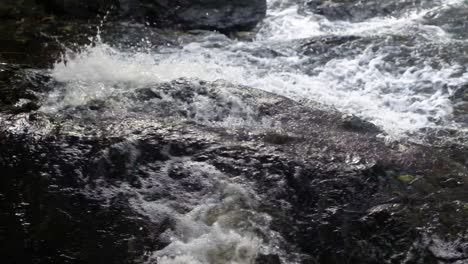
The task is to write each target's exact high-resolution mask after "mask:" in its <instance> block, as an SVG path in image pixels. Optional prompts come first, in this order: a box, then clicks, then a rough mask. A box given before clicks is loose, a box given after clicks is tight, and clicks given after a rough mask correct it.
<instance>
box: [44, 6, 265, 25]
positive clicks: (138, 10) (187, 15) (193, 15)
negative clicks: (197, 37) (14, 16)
mask: <svg viewBox="0 0 468 264" xmlns="http://www.w3.org/2000/svg"><path fill="white" fill-rule="evenodd" d="M41 1H42V2H43V3H44V4H45V5H46V6H47V7H48V8H49V9H50V10H51V11H53V12H55V13H57V14H64V15H70V16H74V17H82V18H86V17H96V16H97V15H105V14H106V13H108V12H109V11H110V13H111V14H116V15H117V17H120V18H126V19H127V18H132V19H136V20H138V21H141V22H149V23H153V24H155V25H157V26H161V27H174V26H177V27H182V28H196V29H216V30H220V31H231V30H245V29H251V28H253V27H255V25H256V24H257V23H258V22H259V21H261V20H262V19H263V18H264V17H265V14H266V1H265V0H238V1H234V0H194V1H188V0H173V1H167V0H136V1H130V0H97V1H91V0H67V1H63V0H41Z"/></svg>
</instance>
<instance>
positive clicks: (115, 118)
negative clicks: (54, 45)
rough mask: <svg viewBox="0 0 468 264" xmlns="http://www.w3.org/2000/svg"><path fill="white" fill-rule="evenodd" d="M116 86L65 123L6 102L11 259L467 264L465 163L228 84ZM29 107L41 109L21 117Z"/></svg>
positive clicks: (3, 130) (2, 164) (0, 118)
mask: <svg viewBox="0 0 468 264" xmlns="http://www.w3.org/2000/svg"><path fill="white" fill-rule="evenodd" d="M4 67H5V69H4V70H8V71H10V72H16V74H15V76H17V79H18V80H17V81H16V83H20V81H21V80H24V81H23V82H22V86H21V87H23V88H21V87H18V89H19V88H21V89H25V90H31V91H32V92H35V93H36V95H37V96H38V97H44V96H46V97H47V93H48V91H47V90H48V89H47V87H51V86H52V87H53V88H54V89H56V92H58V97H57V98H62V99H63V98H65V99H66V98H67V83H60V82H51V81H50V79H49V78H47V76H42V77H41V76H40V74H39V73H36V74H35V75H34V74H33V73H34V72H29V71H28V70H25V69H17V68H8V67H7V66H4ZM9 75H11V74H9ZM21 76H23V77H21ZM28 82H31V83H28ZM122 85H124V84H116V86H115V93H113V94H111V95H109V97H106V98H99V99H96V98H95V99H91V98H90V99H87V100H84V101H82V102H81V103H79V104H70V105H62V106H63V108H61V109H60V110H59V111H53V110H52V111H51V110H50V109H53V108H54V107H56V106H57V104H55V103H54V102H55V101H54V100H53V98H54V97H52V98H51V99H49V100H39V99H38V98H34V97H25V96H26V95H27V94H28V93H25V92H23V93H14V94H12V95H11V96H10V97H11V100H9V101H2V102H0V103H2V104H4V105H9V106H11V107H4V108H1V109H0V111H1V114H0V139H1V140H0V153H2V155H1V156H0V170H1V171H2V173H3V174H2V177H1V179H0V180H1V184H0V206H1V207H2V210H0V211H1V214H0V226H4V227H5V228H3V229H1V231H2V233H0V235H1V236H2V238H3V240H4V242H5V243H1V247H0V253H2V256H4V263H17V262H15V261H18V260H19V261H22V262H23V263H31V262H33V261H34V263H84V262H86V263H101V262H102V261H104V260H106V261H109V262H112V263H135V262H138V263H141V262H144V261H148V263H154V262H157V263H173V262H170V261H169V260H170V259H173V260H174V261H176V260H178V258H180V259H183V258H185V257H187V255H191V256H190V257H191V258H192V259H193V260H194V261H198V262H196V263H228V262H229V261H230V260H233V259H236V260H237V259H241V260H242V261H239V263H254V259H256V262H255V263H292V262H297V263H313V260H314V259H316V260H317V262H318V263H344V262H346V261H348V260H350V263H369V264H370V263H437V261H445V260H449V261H452V260H454V261H456V260H462V261H463V260H464V259H466V258H467V257H468V250H467V244H466V241H467V237H466V234H465V233H464V232H465V231H466V220H465V219H466V217H467V214H468V210H467V204H466V199H464V198H463V197H464V195H465V193H466V192H465V186H466V183H465V181H466V177H465V176H464V175H465V173H466V171H465V169H466V167H464V166H463V165H461V164H459V163H457V162H456V161H454V160H451V159H450V158H448V157H449V155H446V153H442V152H439V150H437V151H436V150H434V149H431V148H426V147H423V146H417V145H412V144H396V145H392V144H384V142H381V141H380V140H378V139H377V138H376V133H378V131H375V129H374V128H372V127H370V126H368V127H369V128H370V129H367V128H366V126H360V129H355V128H356V126H350V125H349V122H348V121H347V120H343V117H342V115H341V114H340V113H338V112H336V111H334V110H333V109H329V108H325V107H323V106H320V105H317V104H313V103H310V102H304V103H297V102H294V101H291V100H288V99H286V98H283V97H279V96H275V95H272V94H268V93H265V92H261V91H258V90H255V89H251V88H248V87H241V86H237V85H232V84H229V83H227V82H223V81H217V82H213V83H210V82H204V81H199V80H191V79H179V80H175V81H172V82H169V83H153V84H147V85H144V86H142V87H138V88H136V87H133V88H131V87H127V88H129V89H119V88H123V87H122ZM5 86H7V87H8V86H9V83H6V84H5ZM15 98H20V99H18V102H17V103H15ZM21 98H23V99H25V100H26V99H27V100H29V101H28V102H30V103H34V104H35V105H36V107H34V108H31V107H29V108H21V109H13V108H19V107H20V106H21V105H23V104H21ZM23 101H24V100H23ZM49 104H52V106H53V107H48V105H49ZM59 105H60V104H59ZM37 107H40V109H41V110H39V111H37V110H35V109H37ZM47 109H49V110H47ZM122 120H125V121H124V122H122ZM353 122H354V123H363V122H358V120H356V118H354V119H353ZM6 227H7V228H6ZM220 229H221V231H219V230H220ZM447 230H449V231H450V233H449V232H448V231H447ZM207 241H208V242H210V241H214V242H212V243H207ZM260 243H262V244H263V248H268V249H270V250H267V251H262V250H261V248H262V247H259V244H260ZM273 249H274V250H273ZM281 259H283V260H285V261H282V262H280V260H281ZM160 260H162V261H160ZM418 260H421V262H418ZM405 261H406V262H405ZM422 261H424V262H422ZM454 261H452V262H454ZM452 262H447V263H452ZM179 263H187V262H179ZM444 263H445V262H444Z"/></svg>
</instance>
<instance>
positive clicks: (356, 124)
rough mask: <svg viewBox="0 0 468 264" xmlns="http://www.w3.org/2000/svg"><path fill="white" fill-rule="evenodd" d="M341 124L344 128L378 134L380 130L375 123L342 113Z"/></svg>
mask: <svg viewBox="0 0 468 264" xmlns="http://www.w3.org/2000/svg"><path fill="white" fill-rule="evenodd" d="M342 126H343V128H345V129H348V130H353V131H356V132H361V133H371V134H378V133H380V132H382V131H381V130H380V129H379V128H378V127H377V126H376V125H374V124H372V123H371V122H368V121H366V120H363V119H361V118H359V117H357V116H355V115H343V116H342Z"/></svg>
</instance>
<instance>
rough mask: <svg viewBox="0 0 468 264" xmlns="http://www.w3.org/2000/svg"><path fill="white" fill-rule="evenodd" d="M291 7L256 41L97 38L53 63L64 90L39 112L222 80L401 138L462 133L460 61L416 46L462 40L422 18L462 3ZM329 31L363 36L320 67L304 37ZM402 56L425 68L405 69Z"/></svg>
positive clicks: (279, 11) (274, 10)
mask: <svg viewBox="0 0 468 264" xmlns="http://www.w3.org/2000/svg"><path fill="white" fill-rule="evenodd" d="M285 3H286V2H285V1H270V3H269V15H268V17H267V19H266V21H265V22H264V23H263V24H262V25H261V27H260V28H259V29H258V34H257V38H256V40H255V41H253V42H242V41H237V40H232V39H229V38H227V37H225V36H223V35H220V34H216V33H212V34H208V35H206V34H202V35H201V36H200V37H196V38H195V40H194V41H193V42H191V43H187V44H183V45H181V46H178V47H173V48H171V47H164V48H160V49H154V50H150V49H146V50H144V51H141V50H140V51H135V50H124V49H121V48H116V47H112V46H110V45H109V44H106V43H103V42H102V41H97V42H96V43H94V44H93V45H90V46H88V47H86V48H85V49H84V50H83V51H82V52H79V53H72V54H69V55H67V56H66V58H65V60H64V61H62V62H59V63H56V65H55V66H54V68H53V70H52V73H51V75H52V76H53V77H54V79H55V80H56V81H58V82H60V83H64V87H63V88H62V89H57V90H55V92H53V93H52V94H51V95H50V96H49V98H48V101H49V103H48V104H47V107H44V108H43V110H44V111H46V112H54V111H58V110H60V109H63V108H64V107H67V106H78V105H81V104H85V103H86V102H87V101H89V100H95V99H104V100H105V99H106V98H109V97H111V96H112V95H115V94H118V93H121V92H122V91H128V90H129V89H130V90H132V89H137V88H139V87H142V86H145V85H148V84H150V83H161V82H168V81H172V80H175V79H178V78H182V77H183V78H197V79H200V80H205V81H216V80H225V81H228V82H232V83H235V84H241V85H247V86H250V87H253V88H257V89H261V90H264V91H268V92H271V93H275V94H279V95H283V96H286V97H289V98H292V99H295V100H302V99H308V100H313V101H317V102H320V103H323V104H327V105H330V106H333V107H335V108H337V109H338V110H340V111H343V112H346V113H351V114H355V115H357V116H359V117H362V118H365V119H367V120H369V121H371V122H373V123H375V124H376V125H378V126H379V127H381V128H383V129H384V131H386V132H387V133H388V134H389V135H391V136H395V137H402V136H408V135H410V134H414V133H416V132H418V131H419V130H421V129H423V128H437V127H451V128H457V127H459V126H458V125H457V124H456V123H454V122H452V113H453V104H452V102H451V100H450V97H451V96H452V95H453V94H454V93H455V92H456V90H457V89H458V87H460V86H462V85H464V84H466V83H467V82H468V73H466V72H465V71H464V67H463V66H462V65H459V64H457V63H450V62H447V63H445V64H440V65H434V64H433V63H431V58H430V57H429V58H424V56H431V54H422V55H419V54H418V49H419V47H418V45H420V44H418V42H419V41H421V43H426V42H427V41H428V38H430V39H431V40H430V42H434V43H435V44H434V45H436V44H437V43H438V44H440V45H444V43H451V42H453V41H456V40H453V39H452V36H451V34H449V33H446V32H445V31H444V30H443V28H442V27H438V26H435V25H425V24H424V23H423V22H424V19H423V18H424V16H426V15H427V14H428V13H433V12H436V11H437V10H439V11H440V10H441V9H444V8H445V9H447V8H457V7H459V6H460V5H463V2H462V1H456V0H454V1H451V2H444V3H443V4H442V3H441V4H440V5H436V6H435V7H434V6H432V7H429V8H428V9H422V10H420V9H415V10H413V11H411V10H410V11H408V12H406V13H403V14H401V15H400V16H399V17H395V16H391V17H377V18H371V19H368V20H365V21H363V22H355V23H353V22H347V21H339V20H338V21H331V20H328V19H327V18H325V17H323V16H320V15H316V14H313V13H305V14H304V13H303V12H299V11H298V10H299V7H298V6H297V5H295V4H288V5H286V4H285ZM325 35H332V36H335V38H340V36H343V37H345V36H356V37H358V38H359V39H360V41H361V42H362V43H360V42H359V40H357V41H354V42H353V41H351V42H350V43H349V47H346V46H345V45H347V44H343V45H341V46H340V47H336V48H343V52H347V53H348V56H340V55H339V54H338V55H336V56H335V55H334V56H332V57H330V58H329V59H328V60H326V61H323V62H316V61H314V59H315V57H314V56H312V55H307V52H303V51H301V50H298V49H297V43H298V40H299V41H300V40H301V39H306V38H308V39H310V38H312V39H313V38H320V37H322V36H325ZM393 35H399V36H401V37H400V38H402V39H405V38H406V39H407V38H410V37H411V38H416V39H415V40H414V41H413V42H414V43H409V42H408V44H405V43H396V44H392V43H391V41H387V43H388V44H387V45H385V38H389V37H391V36H393ZM372 39H375V42H376V43H375V44H374V43H372ZM418 39H420V40H418ZM382 41H383V43H384V45H382ZM367 42H369V43H367ZM316 43H318V44H317V45H319V44H320V39H318V40H317V41H316ZM366 43H367V44H366ZM394 45H413V47H412V46H405V49H406V50H405V49H402V48H398V47H397V46H394ZM309 48H310V49H315V48H318V49H320V47H314V46H312V47H309ZM407 49H409V52H410V53H408V50H407ZM411 49H413V51H411ZM274 54H276V55H274ZM432 55H434V54H432ZM435 55H437V54H435ZM419 56H422V57H419ZM407 57H409V58H407ZM434 59H437V58H434ZM317 60H319V59H317ZM405 60H406V61H408V60H414V61H417V62H419V63H417V64H413V65H408V64H402V63H401V62H402V61H405ZM424 60H426V61H427V62H424ZM309 65H313V66H314V67H313V68H311V66H309Z"/></svg>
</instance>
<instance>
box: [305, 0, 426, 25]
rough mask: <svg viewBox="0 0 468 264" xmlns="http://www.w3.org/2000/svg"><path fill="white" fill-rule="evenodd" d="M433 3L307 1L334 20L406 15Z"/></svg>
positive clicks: (413, 0) (414, 0) (409, 0)
mask: <svg viewBox="0 0 468 264" xmlns="http://www.w3.org/2000/svg"><path fill="white" fill-rule="evenodd" d="M431 5H433V3H431V1H424V0H390V1H385V3H382V2H381V1H375V0H364V1H362V0H359V1H358V0H352V1H341V0H331V1H324V0H310V1H306V4H305V6H306V9H307V10H310V11H312V12H314V13H316V14H319V15H323V16H325V17H327V18H329V19H332V20H349V21H353V22H359V21H363V20H366V19H369V18H374V17H381V16H399V15H405V12H408V11H410V10H418V9H422V8H427V7H430V6H431Z"/></svg>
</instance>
